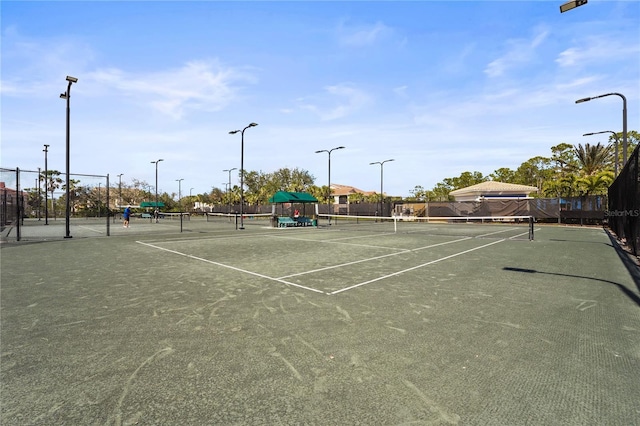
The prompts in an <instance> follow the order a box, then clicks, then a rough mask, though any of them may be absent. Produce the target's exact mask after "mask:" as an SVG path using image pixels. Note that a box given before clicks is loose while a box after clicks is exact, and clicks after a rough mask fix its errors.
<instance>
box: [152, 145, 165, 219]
mask: <svg viewBox="0 0 640 426" xmlns="http://www.w3.org/2000/svg"><path fill="white" fill-rule="evenodd" d="M161 161H164V160H163V159H162V158H161V159H159V160H156V161H152V162H151V164H155V165H156V210H158V163H159V162H161ZM156 223H158V217H157V216H156Z"/></svg>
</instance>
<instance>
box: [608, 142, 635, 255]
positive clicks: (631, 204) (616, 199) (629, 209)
mask: <svg viewBox="0 0 640 426" xmlns="http://www.w3.org/2000/svg"><path fill="white" fill-rule="evenodd" d="M638 157H640V145H638V146H637V147H636V149H635V150H634V151H633V153H632V154H631V156H630V157H629V160H628V161H627V164H625V165H624V168H623V169H622V171H621V172H620V174H619V175H618V177H617V178H616V180H615V181H614V182H613V184H612V185H611V186H610V187H609V210H608V211H607V212H606V217H607V219H608V222H609V227H610V228H611V230H612V231H613V232H615V233H616V235H617V236H618V238H620V239H621V240H624V241H626V243H627V245H628V246H629V247H630V248H631V251H632V252H633V254H634V255H635V256H638V254H639V253H640V168H639V165H640V164H639V163H640V159H639V158H638Z"/></svg>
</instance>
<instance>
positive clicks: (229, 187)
mask: <svg viewBox="0 0 640 426" xmlns="http://www.w3.org/2000/svg"><path fill="white" fill-rule="evenodd" d="M234 170H238V168H237V167H234V168H233V169H225V170H223V172H229V184H228V185H229V186H227V187H226V191H227V199H228V206H227V214H231V196H230V195H229V192H230V191H231V172H232V171H234ZM226 185H227V184H226V183H225V186H226Z"/></svg>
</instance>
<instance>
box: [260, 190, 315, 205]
mask: <svg viewBox="0 0 640 426" xmlns="http://www.w3.org/2000/svg"><path fill="white" fill-rule="evenodd" d="M269 202H270V203H274V204H280V203H317V202H318V199H317V198H316V197H314V196H313V195H311V194H308V193H306V192H286V191H278V192H276V193H275V194H274V195H273V197H271V198H269Z"/></svg>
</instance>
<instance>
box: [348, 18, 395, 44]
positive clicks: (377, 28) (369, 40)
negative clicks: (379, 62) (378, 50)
mask: <svg viewBox="0 0 640 426" xmlns="http://www.w3.org/2000/svg"><path fill="white" fill-rule="evenodd" d="M336 32H337V36H338V41H339V43H340V44H341V45H343V46H349V47H363V46H370V45H372V44H374V43H376V42H377V41H379V40H380V39H382V38H384V37H386V36H387V35H390V34H391V33H392V29H391V28H389V27H388V26H386V25H385V24H383V23H382V22H376V23H375V24H369V25H358V26H350V25H348V24H347V23H346V22H342V23H341V24H340V25H339V26H338V28H337V30H336Z"/></svg>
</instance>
